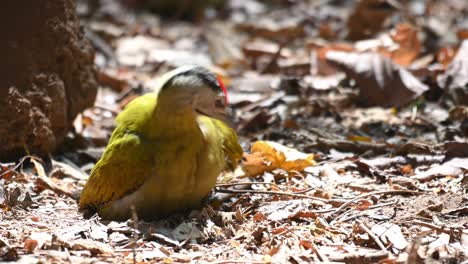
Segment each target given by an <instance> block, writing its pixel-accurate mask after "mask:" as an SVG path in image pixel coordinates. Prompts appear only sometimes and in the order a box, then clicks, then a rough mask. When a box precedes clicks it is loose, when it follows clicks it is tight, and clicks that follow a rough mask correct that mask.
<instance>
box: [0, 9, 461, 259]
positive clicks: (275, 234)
mask: <svg viewBox="0 0 468 264" xmlns="http://www.w3.org/2000/svg"><path fill="white" fill-rule="evenodd" d="M90 2H91V1H84V0H83V1H78V7H79V8H78V10H79V11H80V12H81V13H80V15H82V22H83V24H84V25H85V27H86V28H87V29H86V30H87V31H90V32H91V33H90V34H89V36H88V37H89V38H90V41H91V42H92V43H93V45H94V46H95V49H96V59H95V61H96V66H97V67H98V71H99V72H100V73H99V79H100V89H99V94H98V98H97V102H96V105H95V107H93V108H91V109H88V110H86V111H84V112H83V113H82V114H81V115H80V116H79V118H77V120H76V121H75V124H74V127H75V130H76V135H74V136H73V137H70V138H68V139H67V141H66V142H65V147H64V150H63V151H62V152H61V153H58V154H56V155H54V156H52V157H50V158H47V159H45V158H44V159H39V158H36V157H29V156H28V157H25V158H23V159H22V160H20V161H18V162H15V163H4V164H0V178H1V179H0V181H1V183H2V184H1V185H0V202H1V203H0V204H1V209H2V214H0V217H1V221H0V227H1V228H0V232H1V233H0V234H1V235H0V259H1V260H2V261H20V262H24V263H36V262H47V263H48V262H56V263H62V262H73V263H75V262H76V263H94V262H113V263H115V262H117V263H137V262H138V263H154V262H165V263H191V262H200V263H205V262H213V263H311V262H316V263H320V262H335V263H462V262H463V261H466V259H467V256H468V233H467V231H466V230H467V229H468V214H467V212H468V211H467V207H468V199H467V186H468V180H467V179H468V177H467V169H468V165H467V156H468V155H467V149H468V147H467V144H468V142H467V135H468V132H467V131H468V114H467V110H466V105H467V101H466V100H464V98H465V97H463V95H464V94H463V92H465V93H466V89H467V87H466V80H465V79H466V78H465V77H466V71H464V69H465V67H464V66H466V61H467V58H468V57H467V56H464V55H463V54H465V53H466V40H464V41H463V30H462V29H463V25H462V24H460V19H455V18H457V17H459V16H460V17H461V16H462V15H460V14H466V13H467V12H468V6H467V5H466V4H463V3H461V2H459V1H455V0H453V1H452V0H451V1H444V3H443V4H441V3H440V2H438V1H425V2H424V1H409V2H407V3H399V2H397V1H380V0H378V1H374V0H372V1H359V2H358V3H352V2H350V1H342V2H340V1H317V2H314V1H310V2H309V1H297V2H296V3H295V4H290V3H286V2H283V1H273V2H274V3H266V2H264V1H255V0H249V1H226V3H225V5H224V7H222V10H219V9H218V11H217V12H220V13H222V12H225V13H226V14H229V15H228V16H222V15H219V17H216V22H215V21H210V22H213V23H212V26H211V27H209V29H208V28H207V27H205V26H204V24H203V23H191V22H186V21H185V22H183V21H178V20H177V19H175V20H171V19H166V18H164V16H158V15H155V14H154V13H146V12H141V11H142V10H139V11H138V12H135V10H134V8H139V7H138V6H134V5H133V4H132V3H133V1H122V2H124V5H125V6H124V7H123V6H122V5H120V4H119V2H118V1H98V8H97V9H93V8H83V7H90V6H88V5H89V4H90ZM135 2H138V1H135ZM80 7H81V8H80ZM216 8H219V7H216ZM83 10H85V11H83ZM86 10H88V11H86ZM92 10H94V11H92ZM210 10H211V11H210ZM214 10H216V9H214ZM214 10H213V9H210V8H208V9H207V10H206V13H210V12H212V11H214ZM421 10H422V11H421ZM221 11H222V12H221ZM82 12H84V13H82ZM215 12H216V11H215ZM438 12H445V14H447V16H446V17H441V16H440V15H439V14H440V13H438ZM408 15H413V16H415V17H417V18H418V19H416V20H414V19H408V17H407V16H408ZM398 17H399V18H403V20H404V21H406V22H407V23H403V24H402V23H400V22H397V21H398V19H396V18H398ZM260 18H261V19H260ZM207 19H208V20H207V21H209V19H210V18H207ZM446 31H447V32H448V33H447V32H446ZM441 32H442V33H441ZM445 33H447V34H445ZM457 34H458V36H460V38H459V39H457ZM451 36H454V37H451ZM450 50H452V51H450ZM442 51H443V52H442ZM187 62H191V63H199V64H202V65H204V66H206V67H209V68H210V69H212V70H213V71H215V72H216V73H218V74H220V75H221V76H222V78H223V80H225V83H226V84H227V85H228V86H229V92H230V99H231V102H232V104H233V105H232V106H233V108H234V109H235V110H236V113H235V114H236V120H235V124H236V130H237V131H238V133H239V136H240V142H241V145H242V146H243V148H244V150H245V154H244V157H245V160H244V162H243V166H242V167H241V168H238V169H237V170H236V171H235V172H234V173H225V174H223V175H221V176H220V178H219V183H218V184H217V186H216V188H215V189H214V190H213V192H212V194H211V195H210V197H208V199H207V202H206V203H205V205H204V207H203V208H200V209H198V210H193V211H191V212H187V213H181V214H177V215H173V216H171V217H168V218H165V219H161V220H158V221H154V222H143V221H139V220H138V216H135V217H133V218H132V219H129V220H128V221H126V222H108V221H102V220H100V219H99V217H97V216H94V217H92V218H90V219H84V218H83V216H82V215H81V214H80V213H78V211H77V200H78V198H79V193H80V191H81V189H82V187H83V185H84V183H85V181H86V178H87V175H88V174H89V172H90V169H91V168H92V166H93V164H94V163H95V162H96V161H97V159H98V158H99V157H100V155H102V152H103V149H104V147H105V145H106V143H107V140H108V138H109V135H110V133H111V131H112V129H113V119H114V118H115V115H116V113H118V112H119V111H120V109H122V108H123V107H124V106H125V105H126V103H128V102H129V101H130V100H132V99H133V98H135V97H136V96H138V95H140V94H142V93H144V92H146V91H150V90H151V84H152V83H153V81H154V80H155V78H156V77H157V76H158V75H159V74H161V73H163V72H165V71H167V70H168V69H171V68H172V67H176V66H178V65H180V64H183V63H187ZM369 105H372V106H373V107H369Z"/></svg>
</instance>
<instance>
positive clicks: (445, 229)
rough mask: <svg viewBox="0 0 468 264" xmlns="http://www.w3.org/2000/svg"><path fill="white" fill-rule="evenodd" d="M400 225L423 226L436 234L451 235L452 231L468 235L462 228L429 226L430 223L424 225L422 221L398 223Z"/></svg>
mask: <svg viewBox="0 0 468 264" xmlns="http://www.w3.org/2000/svg"><path fill="white" fill-rule="evenodd" d="M399 222H400V223H405V224H411V225H420V226H424V227H427V228H430V229H432V230H436V231H438V232H442V233H446V234H449V235H450V234H453V233H454V231H458V233H460V234H461V233H463V234H468V230H464V229H463V228H462V227H445V226H438V225H434V224H431V223H426V222H423V221H419V220H412V221H411V222H409V221H399Z"/></svg>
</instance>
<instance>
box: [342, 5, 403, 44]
mask: <svg viewBox="0 0 468 264" xmlns="http://www.w3.org/2000/svg"><path fill="white" fill-rule="evenodd" d="M395 2H396V1H385V0H361V1H359V3H358V4H357V5H356V7H355V8H354V11H353V13H352V14H351V15H350V16H349V18H348V22H347V26H348V38H349V39H351V40H358V39H364V38H369V37H370V36H372V35H373V34H375V33H377V32H379V31H380V30H381V28H382V26H383V24H384V22H385V20H386V19H387V17H388V16H390V15H391V14H392V13H393V12H394V11H395V10H396V8H398V6H394V5H393V4H394V3H395Z"/></svg>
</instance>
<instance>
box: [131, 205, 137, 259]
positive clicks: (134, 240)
mask: <svg viewBox="0 0 468 264" xmlns="http://www.w3.org/2000/svg"><path fill="white" fill-rule="evenodd" d="M130 210H131V212H132V221H133V235H132V239H133V247H132V249H133V263H134V264H136V263H137V260H136V253H137V252H136V249H137V241H138V237H137V232H136V230H138V215H137V213H136V209H135V205H133V204H132V205H130Z"/></svg>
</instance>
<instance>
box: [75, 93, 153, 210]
mask: <svg viewBox="0 0 468 264" xmlns="http://www.w3.org/2000/svg"><path fill="white" fill-rule="evenodd" d="M155 105H156V95H155V94H147V95H144V96H141V97H139V98H136V99H135V100H133V101H132V102H130V103H129V104H128V105H127V107H126V108H125V109H124V110H123V111H122V112H121V113H120V114H119V116H118V117H117V119H116V123H117V128H116V129H115V130H114V132H113V133H112V136H111V138H110V140H109V144H108V145H107V147H106V150H105V152H104V154H103V156H102V157H101V159H100V160H99V161H98V163H97V164H96V165H95V166H94V168H93V170H92V171H91V175H90V177H89V179H88V181H87V182H86V185H85V186H84V188H83V191H82V193H81V197H80V205H79V206H80V209H86V208H96V207H98V206H99V205H102V204H106V203H108V202H110V201H114V200H117V199H120V198H122V197H123V196H125V195H126V194H129V193H132V192H133V191H134V190H136V189H137V188H138V187H140V186H141V185H142V184H143V182H144V181H145V179H146V178H147V177H148V175H149V174H150V173H151V171H152V166H153V165H154V157H153V156H154V152H153V151H151V149H150V147H151V143H150V142H145V137H144V135H141V134H140V133H139V131H141V129H142V128H141V127H142V126H143V125H144V124H145V121H146V119H147V118H148V117H149V116H150V115H151V112H152V111H153V109H154V107H155Z"/></svg>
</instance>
